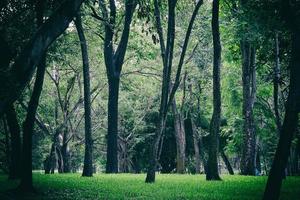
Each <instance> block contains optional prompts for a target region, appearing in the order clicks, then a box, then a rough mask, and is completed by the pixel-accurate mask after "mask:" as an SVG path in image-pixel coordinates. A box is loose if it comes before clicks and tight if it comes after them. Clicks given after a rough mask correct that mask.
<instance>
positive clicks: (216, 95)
mask: <svg viewBox="0 0 300 200" xmlns="http://www.w3.org/2000/svg"><path fill="white" fill-rule="evenodd" d="M212 33H213V46H214V62H213V115H212V119H211V122H210V134H209V136H208V141H209V145H208V160H207V171H206V180H221V178H220V176H219V171H218V143H219V142H218V140H219V132H220V123H221V85H220V68H221V42H220V32H219V0H214V1H213V9H212Z"/></svg>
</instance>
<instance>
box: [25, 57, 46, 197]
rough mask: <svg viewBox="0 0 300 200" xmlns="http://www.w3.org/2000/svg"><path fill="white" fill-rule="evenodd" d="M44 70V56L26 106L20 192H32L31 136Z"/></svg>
mask: <svg viewBox="0 0 300 200" xmlns="http://www.w3.org/2000/svg"><path fill="white" fill-rule="evenodd" d="M45 68H46V60H45V55H44V57H43V59H42V61H41V62H40V64H39V66H38V67H37V72H36V80H35V83H34V87H33V92H32V95H31V98H30V101H29V104H28V110H27V115H26V119H25V121H24V123H23V151H22V153H23V154H22V176H21V183H20V185H19V189H20V190H21V191H22V192H32V191H34V189H33V184H32V134H33V131H34V121H35V114H36V110H37V107H38V104H39V99H40V95H41V91H42V88H43V83H44V75H45Z"/></svg>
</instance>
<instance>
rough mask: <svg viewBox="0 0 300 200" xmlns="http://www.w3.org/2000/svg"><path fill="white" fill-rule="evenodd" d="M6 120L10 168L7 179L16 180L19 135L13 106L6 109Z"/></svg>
mask: <svg viewBox="0 0 300 200" xmlns="http://www.w3.org/2000/svg"><path fill="white" fill-rule="evenodd" d="M5 114H6V120H7V124H8V127H9V131H10V141H11V142H10V146H11V153H10V167H9V178H10V179H16V178H20V176H21V133H20V126H19V122H18V118H17V113H16V111H15V108H14V106H13V105H11V106H9V107H8V108H7V109H6V112H5Z"/></svg>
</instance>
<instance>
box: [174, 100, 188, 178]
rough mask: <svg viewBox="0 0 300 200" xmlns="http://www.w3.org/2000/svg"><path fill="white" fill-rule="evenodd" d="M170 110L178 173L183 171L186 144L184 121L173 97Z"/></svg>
mask: <svg viewBox="0 0 300 200" xmlns="http://www.w3.org/2000/svg"><path fill="white" fill-rule="evenodd" d="M172 111H173V115H174V129H175V138H176V150H177V158H176V162H177V166H176V171H177V173H179V174H184V173H185V146H186V141H185V130H184V121H183V119H182V115H181V113H180V112H179V111H178V110H177V105H176V100H175V99H173V103H172Z"/></svg>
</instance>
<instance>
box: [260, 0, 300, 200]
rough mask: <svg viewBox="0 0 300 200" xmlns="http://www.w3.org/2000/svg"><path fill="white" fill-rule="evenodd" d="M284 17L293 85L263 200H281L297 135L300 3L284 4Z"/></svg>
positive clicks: (282, 4) (291, 84)
mask: <svg viewBox="0 0 300 200" xmlns="http://www.w3.org/2000/svg"><path fill="white" fill-rule="evenodd" d="M281 6H282V10H281V12H282V16H283V18H284V19H285V21H286V23H287V25H288V27H289V29H290V31H291V34H292V51H291V58H290V85H289V95H288V99H287V102H286V108H285V116H284V121H283V125H282V128H281V131H280V138H279V143H278V146H277V149H276V153H275V156H274V160H273V164H272V168H271V171H270V175H269V178H268V181H267V185H266V189H265V193H264V197H263V199H264V200H267V199H274V200H275V199H279V195H280V188H281V184H282V178H283V174H284V170H285V168H286V165H287V161H288V157H289V152H290V147H291V141H292V138H293V135H294V133H295V131H296V128H297V125H298V121H299V112H300V103H299V102H300V87H299V85H300V67H299V66H300V27H299V24H300V16H299V12H298V10H297V8H299V6H300V4H299V2H296V1H293V3H292V2H286V1H281Z"/></svg>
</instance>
